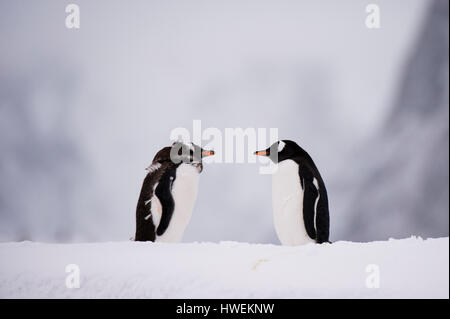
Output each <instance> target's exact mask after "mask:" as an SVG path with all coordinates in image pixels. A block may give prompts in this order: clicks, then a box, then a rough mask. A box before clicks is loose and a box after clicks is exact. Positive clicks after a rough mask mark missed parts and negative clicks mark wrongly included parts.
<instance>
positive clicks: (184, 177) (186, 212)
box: [134, 142, 214, 242]
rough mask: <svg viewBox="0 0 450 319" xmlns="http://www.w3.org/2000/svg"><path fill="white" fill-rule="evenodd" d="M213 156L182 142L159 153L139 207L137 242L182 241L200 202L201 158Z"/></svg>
mask: <svg viewBox="0 0 450 319" xmlns="http://www.w3.org/2000/svg"><path fill="white" fill-rule="evenodd" d="M213 154H214V151H207V150H204V149H202V148H201V147H199V146H197V145H195V144H194V143H189V144H185V143H181V142H175V143H173V144H172V146H169V147H164V148H163V149H161V150H160V151H159V152H158V153H156V155H155V158H154V159H153V161H152V164H151V165H150V166H149V167H147V171H148V173H147V176H146V177H145V179H144V182H143V184H142V189H141V193H140V196H139V200H138V203H137V208H136V235H135V237H134V240H135V241H156V242H180V241H181V239H182V237H183V233H184V230H185V229H186V226H187V225H188V223H189V220H190V218H191V215H192V210H193V208H194V204H195V200H196V198H197V187H198V179H199V174H200V173H201V172H202V170H203V164H202V158H203V157H206V156H210V155H213Z"/></svg>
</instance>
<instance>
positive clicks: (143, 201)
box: [134, 174, 155, 241]
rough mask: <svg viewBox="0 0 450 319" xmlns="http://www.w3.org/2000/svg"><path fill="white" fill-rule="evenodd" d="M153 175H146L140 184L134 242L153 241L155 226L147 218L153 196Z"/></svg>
mask: <svg viewBox="0 0 450 319" xmlns="http://www.w3.org/2000/svg"><path fill="white" fill-rule="evenodd" d="M153 175H154V174H147V176H146V177H145V179H144V182H143V183H142V188H141V193H140V195H139V200H138V204H137V207H136V234H135V235H134V240H135V241H155V225H153V221H152V219H151V218H148V215H149V214H150V205H151V204H150V202H149V200H150V198H152V195H153V189H152V185H153V183H154V181H153V179H154V176H153Z"/></svg>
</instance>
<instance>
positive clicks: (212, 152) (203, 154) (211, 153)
mask: <svg viewBox="0 0 450 319" xmlns="http://www.w3.org/2000/svg"><path fill="white" fill-rule="evenodd" d="M211 155H214V151H202V156H203V157H206V156H211Z"/></svg>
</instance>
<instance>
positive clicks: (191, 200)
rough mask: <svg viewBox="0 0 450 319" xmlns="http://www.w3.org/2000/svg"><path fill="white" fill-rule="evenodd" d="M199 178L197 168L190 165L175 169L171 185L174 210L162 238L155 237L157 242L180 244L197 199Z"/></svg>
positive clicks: (182, 165)
mask: <svg viewBox="0 0 450 319" xmlns="http://www.w3.org/2000/svg"><path fill="white" fill-rule="evenodd" d="M199 176H200V174H199V172H198V170H197V168H196V167H194V166H192V165H189V164H181V165H180V166H179V167H178V168H177V171H176V177H175V181H174V182H173V185H172V197H173V200H174V202H175V208H174V211H173V215H172V218H171V219H170V223H169V227H168V228H167V230H166V231H165V232H164V234H162V236H157V238H156V241H157V242H180V241H181V239H182V238H183V233H184V230H185V229H186V227H187V225H188V224H189V221H190V219H191V216H192V210H193V209H194V205H195V200H196V199H197V190H198V179H199Z"/></svg>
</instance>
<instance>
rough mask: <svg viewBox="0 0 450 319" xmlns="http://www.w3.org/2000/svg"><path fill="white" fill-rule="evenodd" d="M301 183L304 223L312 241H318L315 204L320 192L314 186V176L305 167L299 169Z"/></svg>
mask: <svg viewBox="0 0 450 319" xmlns="http://www.w3.org/2000/svg"><path fill="white" fill-rule="evenodd" d="M299 176H300V183H301V186H302V187H303V222H304V224H305V228H306V232H307V234H308V236H309V237H310V238H312V239H316V229H315V227H314V218H315V203H316V199H317V196H318V191H317V188H316V187H315V185H314V184H313V178H314V176H313V174H312V173H311V172H310V171H309V170H308V169H307V168H306V167H303V166H300V167H299Z"/></svg>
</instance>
